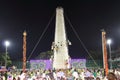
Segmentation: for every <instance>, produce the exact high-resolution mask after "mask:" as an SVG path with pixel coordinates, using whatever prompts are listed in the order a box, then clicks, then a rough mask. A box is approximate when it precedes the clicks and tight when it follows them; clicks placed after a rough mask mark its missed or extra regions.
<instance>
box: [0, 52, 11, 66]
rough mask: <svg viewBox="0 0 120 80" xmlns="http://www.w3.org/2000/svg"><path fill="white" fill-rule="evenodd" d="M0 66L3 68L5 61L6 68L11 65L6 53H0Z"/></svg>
mask: <svg viewBox="0 0 120 80" xmlns="http://www.w3.org/2000/svg"><path fill="white" fill-rule="evenodd" d="M0 55H1V56H0V66H4V65H5V61H6V60H7V66H10V65H11V64H12V61H11V59H10V56H9V55H8V54H7V56H6V53H0Z"/></svg>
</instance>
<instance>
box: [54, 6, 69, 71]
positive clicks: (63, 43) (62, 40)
mask: <svg viewBox="0 0 120 80" xmlns="http://www.w3.org/2000/svg"><path fill="white" fill-rule="evenodd" d="M52 49H53V52H54V58H53V68H55V69H66V68H69V65H70V63H69V55H68V40H67V37H66V30H65V23H64V15H63V8H61V7H58V8H56V25H55V38H54V42H53V44H52Z"/></svg>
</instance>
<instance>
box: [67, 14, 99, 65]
mask: <svg viewBox="0 0 120 80" xmlns="http://www.w3.org/2000/svg"><path fill="white" fill-rule="evenodd" d="M65 17H66V19H67V21H68V23H69V24H70V27H71V28H72V30H73V32H74V33H75V35H76V37H77V38H78V40H79V41H80V43H81V44H82V46H83V48H84V49H85V51H86V52H87V53H88V55H89V56H90V58H91V59H92V60H93V61H94V64H95V65H96V66H98V64H97V63H96V62H95V60H94V59H93V57H92V56H91V55H90V53H89V51H88V50H87V48H86V47H85V45H84V43H83V42H82V40H81V39H80V37H79V35H78V34H77V32H76V30H75V29H74V27H73V25H72V24H71V22H70V20H69V19H68V17H67V16H66V15H65Z"/></svg>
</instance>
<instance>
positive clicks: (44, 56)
mask: <svg viewBox="0 0 120 80" xmlns="http://www.w3.org/2000/svg"><path fill="white" fill-rule="evenodd" d="M52 55H53V51H47V52H42V53H40V54H39V55H38V56H37V57H36V58H35V59H50V58H51V56H52Z"/></svg>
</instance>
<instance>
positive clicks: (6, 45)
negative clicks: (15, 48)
mask: <svg viewBox="0 0 120 80" xmlns="http://www.w3.org/2000/svg"><path fill="white" fill-rule="evenodd" d="M9 45H10V42H9V41H5V48H6V49H5V57H6V59H5V67H7V53H8V51H7V48H8V46H9Z"/></svg>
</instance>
